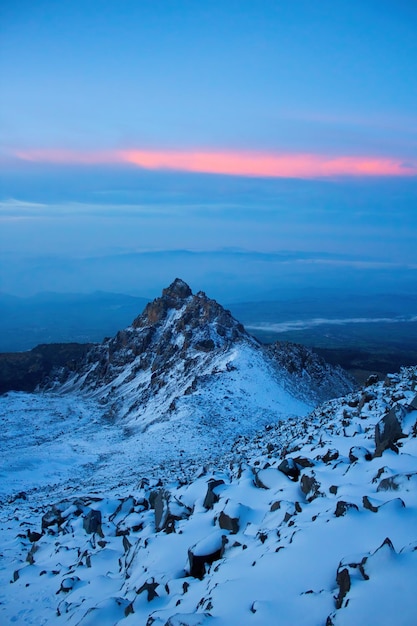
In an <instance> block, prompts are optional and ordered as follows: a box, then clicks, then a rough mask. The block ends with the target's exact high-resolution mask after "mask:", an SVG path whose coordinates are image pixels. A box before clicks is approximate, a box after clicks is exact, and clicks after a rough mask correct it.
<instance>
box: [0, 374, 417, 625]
mask: <svg viewBox="0 0 417 626" xmlns="http://www.w3.org/2000/svg"><path fill="white" fill-rule="evenodd" d="M246 371H247V372H248V371H249V368H248V370H246ZM233 372H235V373H236V377H238V376H239V370H233ZM243 373H245V370H243ZM416 379H417V368H409V369H408V370H404V371H403V372H402V375H401V376H400V377H399V379H398V380H397V382H395V383H394V385H392V386H391V387H384V385H383V383H378V384H376V385H374V386H373V388H372V391H373V392H374V398H373V399H372V400H370V401H369V402H365V403H364V405H363V406H362V408H361V409H360V410H358V409H357V408H356V409H355V408H353V409H352V407H349V404H348V403H350V404H352V403H353V404H354V402H352V400H355V398H356V399H360V398H361V397H362V395H361V394H362V392H361V391H360V392H357V393H356V394H351V395H350V396H349V397H347V398H342V399H339V400H333V401H330V402H329V403H327V404H325V405H323V406H322V407H319V408H317V409H315V410H314V411H313V412H312V413H311V414H310V415H309V416H308V417H304V418H302V419H300V418H295V417H290V416H288V417H287V418H286V419H281V421H280V422H279V423H276V424H275V425H274V426H269V427H268V428H261V430H260V431H258V432H257V433H252V434H250V435H249V434H246V435H244V436H242V437H240V438H239V439H238V441H237V442H236V443H235V444H234V445H232V446H231V449H229V452H227V450H226V447H224V448H223V452H222V454H223V456H222V455H220V454H219V450H218V449H216V450H212V449H211V448H209V449H208V450H207V451H204V450H202V451H201V457H203V456H204V455H203V452H205V453H206V454H207V455H208V456H207V459H211V466H212V470H211V471H208V470H207V469H206V470H202V469H201V468H200V469H199V470H198V472H197V473H196V474H195V475H194V476H193V477H192V478H191V477H190V476H189V477H188V480H187V481H185V482H184V480H180V481H178V480H177V479H176V478H175V475H174V474H175V472H173V471H172V470H173V468H172V467H166V466H169V463H166V466H165V468H164V467H162V468H161V469H160V470H159V473H158V471H157V463H156V461H158V462H160V463H162V459H163V454H164V453H165V451H166V449H164V450H163V452H161V449H160V448H159V445H155V439H156V440H157V441H158V444H159V442H160V439H162V436H164V437H165V436H166V433H165V431H164V428H165V427H166V426H167V424H169V422H158V423H157V424H155V426H151V427H150V428H149V429H148V430H147V431H146V432H145V433H140V432H139V433H136V432H135V433H133V434H131V435H130V437H129V436H126V434H124V435H123V436H121V435H120V433H119V424H118V422H117V420H116V422H114V423H111V422H106V420H105V418H103V416H102V414H100V410H99V408H100V407H99V405H97V404H96V403H95V402H94V401H93V400H91V399H85V398H81V397H79V396H78V397H74V396H71V395H66V396H55V395H51V394H41V395H29V394H8V396H5V397H2V398H0V406H1V414H2V416H3V417H2V430H1V432H2V435H1V436H2V444H3V448H4V450H5V457H4V459H3V460H2V478H3V480H2V500H3V507H2V510H1V520H0V523H1V531H2V532H1V537H2V539H1V554H2V564H1V570H0V582H1V591H0V619H1V620H2V623H5V624H6V623H10V624H12V623H17V624H32V625H34V624H36V625H38V624H45V625H49V624H69V625H72V626H75V625H76V624H80V625H82V626H85V625H86V624H100V625H101V624H112V625H113V624H120V625H122V624H123V625H124V624H126V626H129V624H132V625H133V624H148V623H149V624H151V623H152V624H156V625H160V626H164V625H166V624H168V625H169V624H174V625H179V624H186V626H193V625H195V624H198V625H200V624H201V625H203V626H207V625H209V626H210V625H211V624H213V625H215V626H226V625H227V626H230V624H239V625H242V626H246V625H247V626H252V625H253V624H262V625H265V624H274V623H276V619H277V615H279V620H280V623H281V624H284V625H288V626H289V625H292V624H300V625H305V626H318V625H319V624H320V625H322V624H324V623H326V620H327V619H329V620H330V621H329V622H328V623H332V624H334V625H337V626H343V625H347V624H359V623H366V624H367V625H370V626H373V625H374V626H376V625H378V626H379V625H382V626H384V625H388V624H392V623H395V624H402V625H404V626H411V625H413V624H414V623H415V616H416V612H415V606H414V600H413V598H414V589H415V588H416V585H417V550H416V547H417V530H416V529H417V524H416V522H417V491H416V489H415V475H417V439H416V437H415V435H414V433H415V429H416V427H415V424H416V422H417V411H416V410H408V413H407V415H406V419H405V420H404V423H403V429H404V434H405V435H406V437H405V438H403V439H401V440H400V441H399V446H400V447H399V452H398V453H395V452H393V451H392V450H386V451H384V452H383V454H382V456H381V457H372V454H371V460H367V458H370V457H369V455H366V454H365V453H363V454H359V455H358V458H357V460H350V459H349V451H350V450H351V449H352V448H354V450H355V451H358V450H362V451H363V450H368V451H370V452H371V453H372V452H373V451H374V450H375V442H374V432H375V426H376V424H377V422H378V421H379V420H380V419H381V417H382V416H383V415H384V414H385V412H386V411H387V410H388V409H389V408H390V406H392V404H395V400H393V398H394V397H395V398H399V400H398V402H399V403H400V404H401V405H403V406H404V407H406V405H407V404H409V403H410V401H411V400H412V398H413V397H414V395H415V392H414V391H413V386H414V385H415V380H416ZM218 380H219V381H221V376H219V379H218ZM217 384H218V385H219V388H218V389H216V390H215V391H214V390H213V388H212V390H211V392H210V393H212V394H218V393H220V391H219V389H221V388H222V384H221V382H219V383H218V382H216V383H215V386H216V385H217ZM228 384H229V385H230V382H229V383H228ZM201 393H204V391H202V392H201ZM221 393H223V390H222V391H221ZM207 394H208V391H207ZM208 397H209V396H207V397H206V401H207V398H208ZM213 397H214V396H212V398H213ZM249 397H250V396H249ZM283 397H284V396H283ZM200 399H201V398H200V396H199V395H197V400H196V399H193V400H192V402H193V406H196V407H198V406H203V405H202V404H201V405H200V404H199V401H200ZM268 401H269V400H268V394H267V393H266V394H265V395H263V397H262V400H261V402H263V403H264V408H267V407H268ZM283 406H285V404H284V405H283ZM348 408H350V409H351V410H350V412H349V411H347V409H348ZM190 414H191V411H190ZM181 415H183V414H182V413H181V412H180V413H179V415H178V416H177V418H176V419H175V420H174V422H173V424H174V426H173V427H172V429H171V430H170V433H171V435H170V436H171V437H172V438H173V436H174V432H176V430H177V429H178V432H179V438H180V439H179V440H180V441H181V444H182V439H181V438H182V437H183V436H185V433H186V428H183V429H181V427H180V424H181V423H182V419H181ZM347 415H349V418H347V417H346V416H347ZM346 420H347V421H349V426H351V428H348V427H347V424H346ZM242 424H243V425H244V424H245V419H243V420H242ZM359 426H360V428H359ZM35 429H36V430H35ZM168 430H169V428H168ZM31 431H32V435H33V441H32V443H31ZM226 432H227V429H226ZM152 433H153V438H154V441H153V446H151V444H150V440H148V444H146V445H149V449H148V451H147V452H146V454H145V455H144V454H143V449H142V448H143V447H144V446H143V444H142V441H144V442H146V441H147V437H149V436H150V434H152ZM158 433H159V434H158ZM196 437H197V435H196ZM43 438H45V442H44V443H42V440H43ZM68 439H69V440H70V441H71V444H68V441H67V440H68ZM172 441H173V439H172ZM184 441H185V440H184ZM6 442H7V444H6ZM207 442H208V440H205V444H207ZM267 444H270V446H269V447H268V445H267ZM219 445H220V442H219ZM28 446H29V448H28ZM184 446H185V448H184V450H188V451H191V449H192V447H190V448H188V449H187V446H186V443H184ZM271 446H272V448H271ZM220 447H221V446H220ZM283 447H285V450H284V451H283ZM152 449H153V451H154V452H153V453H154V455H155V458H154V459H151V451H152ZM135 450H136V456H135ZM268 450H273V451H272V452H271V451H268ZM329 450H330V451H331V454H329V455H328V458H329V459H332V460H328V461H327V462H326V461H324V460H323V457H325V458H327V457H326V453H327V452H328V451H329ZM210 453H212V455H210ZM187 454H188V452H187V453H183V461H182V462H183V464H184V466H187V468H188V469H187V472H188V474H191V473H192V472H193V471H194V468H195V467H196V465H195V463H194V459H192V458H191V457H187ZM32 455H33V459H32ZM55 455H56V457H55ZM147 455H148V456H147ZM282 455H286V458H288V459H297V458H298V459H300V461H299V463H301V462H303V461H302V459H306V460H307V461H308V462H309V464H312V467H302V466H299V467H300V471H301V475H312V474H313V473H314V477H315V479H316V480H317V482H318V485H319V494H318V495H317V497H313V499H311V498H310V494H305V493H304V492H303V490H302V488H301V485H302V481H301V480H299V481H292V480H290V479H288V478H287V477H286V476H285V475H284V474H283V473H282V472H280V471H279V470H278V465H279V464H280V462H281V460H282V459H281V456H282ZM103 457H104V458H103ZM52 459H55V460H54V461H53V462H52ZM200 460H201V459H199V461H200ZM147 463H148V471H147V472H146V471H145V470H146V464H147ZM216 463H218V468H219V469H218V470H216V469H215V468H214V466H215V465H216ZM135 464H136V465H135ZM48 465H49V470H50V471H48ZM9 466H10V467H13V468H14V469H13V471H12V472H9V471H8V467H9ZM178 468H179V465H178V466H177V469H178ZM137 470H138V471H137ZM129 472H130V477H129ZM142 476H147V479H146V480H141V477H142ZM158 477H159V478H161V479H162V483H159V484H158ZM389 477H393V478H394V481H395V485H396V486H397V489H395V488H394V489H380V485H381V481H383V480H384V479H386V478H389ZM129 478H130V480H129ZM212 479H221V480H223V481H224V484H222V485H220V486H218V487H217V488H216V489H215V490H214V491H215V494H216V496H217V498H218V501H217V502H215V503H214V505H213V508H212V509H206V508H205V507H204V506H203V502H204V498H205V494H206V491H207V486H208V483H209V481H210V480H212ZM260 483H262V485H263V486H260ZM257 485H258V486H257ZM25 487H26V489H24V488H25ZM335 487H337V489H335ZM158 489H163V492H164V493H165V494H166V497H167V504H166V506H167V508H168V510H169V511H170V512H171V513H172V514H173V515H175V516H176V520H175V521H174V527H173V530H174V532H166V531H164V530H163V529H162V530H160V531H157V530H156V528H155V512H154V511H153V510H152V508H149V504H148V503H149V499H150V495H151V493H152V492H155V491H158ZM22 490H25V491H26V495H25V496H24V495H23V494H21V495H20V496H19V491H22ZM364 496H367V497H368V498H369V501H370V502H371V503H372V504H373V505H374V506H375V507H378V508H377V512H373V511H372V510H369V509H367V508H365V507H364V501H363V498H364ZM24 498H26V499H24ZM58 501H61V502H62V504H61V505H60V507H59V508H60V510H61V514H62V516H63V517H64V518H65V519H64V521H63V522H62V524H61V526H60V527H58V526H57V525H55V526H51V527H50V528H49V529H47V530H46V531H45V532H44V533H43V534H42V536H41V537H40V538H39V539H38V540H37V541H34V542H31V541H30V539H29V537H28V533H27V531H28V530H31V531H38V532H39V531H40V530H41V517H42V515H43V513H44V512H45V510H47V509H48V507H50V506H51V504H53V503H54V502H58ZM340 501H344V502H346V503H348V504H350V505H355V507H356V508H355V507H353V506H351V507H349V506H348V507H347V509H346V511H345V512H344V514H343V515H340V516H336V514H335V512H336V506H337V504H338V502H340ZM80 507H81V508H80ZM90 509H93V510H99V511H100V512H101V515H102V535H103V536H101V535H99V534H98V533H97V534H90V535H89V534H87V533H86V532H85V530H84V527H83V518H84V516H85V514H86V512H87V511H88V510H90ZM221 512H224V513H225V514H227V515H229V516H230V517H237V518H238V520H239V528H238V531H237V532H236V533H235V534H232V533H231V532H230V531H229V530H225V529H222V528H220V526H219V519H220V513H221ZM180 513H183V515H182V517H181V515H180ZM387 537H389V540H390V542H392V547H391V545H390V544H389V543H388V542H386V538H387ZM384 542H385V543H384ZM223 544H224V554H223V555H222V556H221V558H220V559H219V560H217V561H214V562H213V563H212V564H209V563H207V564H206V566H205V569H206V573H205V575H204V576H203V578H202V580H199V579H198V578H193V577H192V576H190V575H189V567H190V565H189V560H188V553H189V550H190V549H192V550H194V553H196V554H200V555H204V554H207V553H209V552H213V551H215V550H218V549H220V548H221V547H222V545H223ZM28 554H29V555H30V556H29V557H28ZM360 563H362V564H363V565H362V567H363V571H364V572H365V574H366V577H367V578H365V577H364V576H363V574H362V573H361V571H360V569H359V566H358V564H360ZM343 568H347V569H348V571H349V572H350V589H349V590H348V591H347V593H346V596H345V597H344V598H343V599H342V601H341V608H340V609H336V608H335V597H337V596H338V594H339V588H338V585H337V582H336V575H337V571H338V569H343ZM149 589H153V591H154V592H153V594H151V593H150V592H149ZM140 590H141V591H140ZM151 596H152V599H148V598H149V597H151ZM151 619H152V620H153V621H150V620H151Z"/></svg>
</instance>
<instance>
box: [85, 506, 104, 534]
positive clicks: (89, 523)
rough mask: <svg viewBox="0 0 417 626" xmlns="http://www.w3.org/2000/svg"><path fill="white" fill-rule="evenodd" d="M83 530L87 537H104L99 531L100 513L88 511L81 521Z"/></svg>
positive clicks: (100, 530) (92, 510)
mask: <svg viewBox="0 0 417 626" xmlns="http://www.w3.org/2000/svg"><path fill="white" fill-rule="evenodd" d="M83 528H84V530H85V532H86V533H87V534H88V535H91V534H92V533H97V534H98V535H100V537H104V535H103V531H102V529H101V511H95V510H94V509H90V510H89V512H88V513H87V515H85V516H84V519H83Z"/></svg>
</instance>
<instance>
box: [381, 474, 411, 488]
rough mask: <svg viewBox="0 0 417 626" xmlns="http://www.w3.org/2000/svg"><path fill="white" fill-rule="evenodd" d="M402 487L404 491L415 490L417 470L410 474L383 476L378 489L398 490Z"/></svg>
mask: <svg viewBox="0 0 417 626" xmlns="http://www.w3.org/2000/svg"><path fill="white" fill-rule="evenodd" d="M399 489H402V490H404V491H414V490H416V489H417V472H411V473H409V474H395V475H394V476H388V477H387V478H383V479H382V480H381V481H380V483H379V485H378V487H377V489H376V490H377V491H398V490H399Z"/></svg>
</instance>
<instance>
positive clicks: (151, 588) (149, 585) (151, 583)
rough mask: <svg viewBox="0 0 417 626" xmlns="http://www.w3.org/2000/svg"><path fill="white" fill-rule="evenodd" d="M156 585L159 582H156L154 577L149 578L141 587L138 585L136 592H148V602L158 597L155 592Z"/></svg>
mask: <svg viewBox="0 0 417 626" xmlns="http://www.w3.org/2000/svg"><path fill="white" fill-rule="evenodd" d="M158 587H159V583H156V582H155V579H154V578H150V579H149V580H147V581H146V582H145V583H143V585H142V586H141V587H139V589H138V590H137V591H136V593H137V594H138V595H139V594H141V593H143V592H144V591H146V592H147V594H148V602H151V601H152V600H153V599H154V598H158V597H159V596H158V594H157V593H156V589H157V588H158Z"/></svg>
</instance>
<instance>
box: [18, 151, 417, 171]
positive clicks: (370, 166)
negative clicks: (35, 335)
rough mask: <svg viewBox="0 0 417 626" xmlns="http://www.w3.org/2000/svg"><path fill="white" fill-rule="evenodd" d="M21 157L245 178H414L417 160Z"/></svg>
mask: <svg viewBox="0 0 417 626" xmlns="http://www.w3.org/2000/svg"><path fill="white" fill-rule="evenodd" d="M14 156H15V157H17V158H18V159H21V160H23V161H33V162H37V163H51V164H63V165H74V164H77V165H134V166H137V167H140V168H143V169H147V170H172V171H182V172H199V173H207V174H223V175H232V176H244V177H265V178H328V177H330V178H331V177H340V176H357V177H369V176H416V175H417V161H416V162H410V161H403V160H401V159H398V158H385V157H376V156H368V157H366V156H343V155H342V156H326V155H321V154H304V153H300V154H293V153H289V154H283V153H263V152H235V151H208V150H183V151H177V150H104V151H73V150H49V149H42V150H19V151H16V152H15V153H14Z"/></svg>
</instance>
